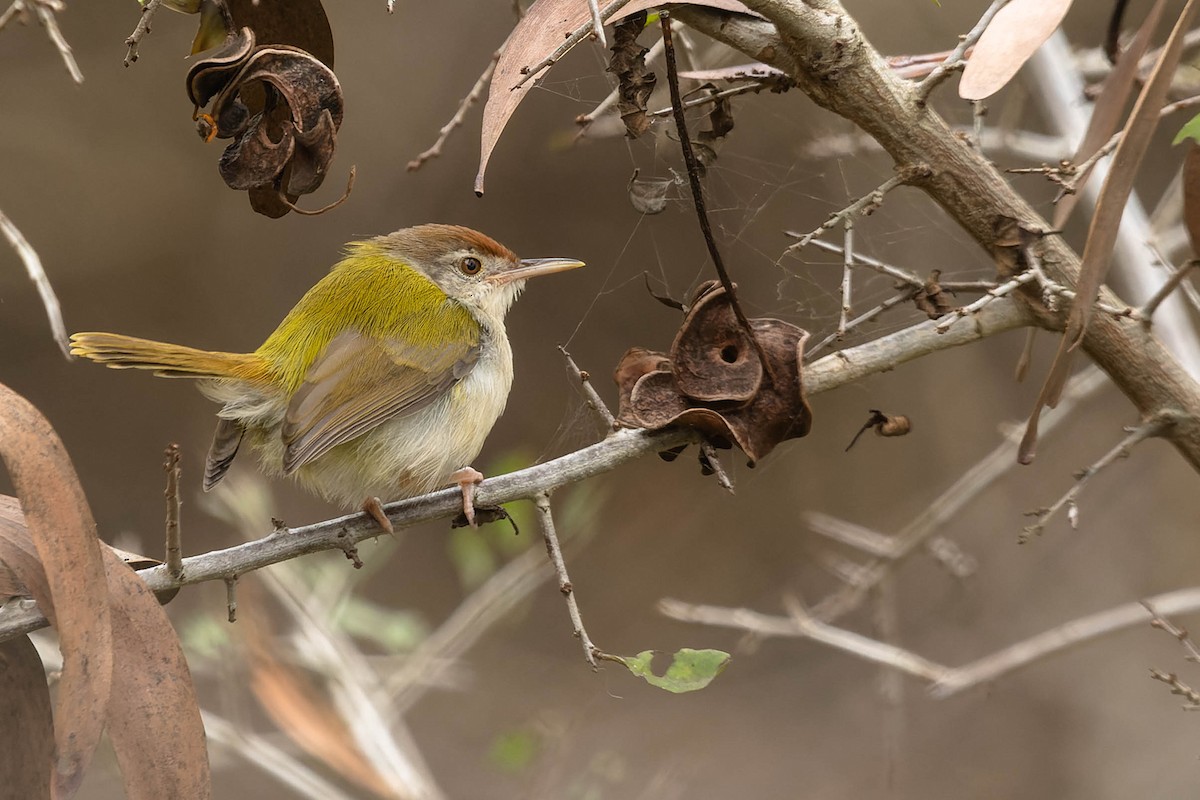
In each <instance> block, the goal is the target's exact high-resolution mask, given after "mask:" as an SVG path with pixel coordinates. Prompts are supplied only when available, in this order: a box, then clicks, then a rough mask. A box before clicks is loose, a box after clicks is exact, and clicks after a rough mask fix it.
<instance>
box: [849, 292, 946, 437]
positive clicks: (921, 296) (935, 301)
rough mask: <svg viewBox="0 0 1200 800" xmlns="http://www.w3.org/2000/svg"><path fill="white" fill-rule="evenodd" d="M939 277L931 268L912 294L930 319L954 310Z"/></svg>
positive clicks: (918, 307)
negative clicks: (927, 276)
mask: <svg viewBox="0 0 1200 800" xmlns="http://www.w3.org/2000/svg"><path fill="white" fill-rule="evenodd" d="M941 277H942V271H941V270H940V269H935V270H932V271H931V272H930V273H929V278H928V279H927V280H926V281H925V285H924V286H922V287H921V288H920V289H919V290H918V291H917V293H916V294H914V295H913V303H914V304H915V305H916V306H917V310H918V311H921V312H923V313H924V314H925V315H926V316H927V317H929V318H930V319H937V318H938V317H940V316H943V315H945V314H949V313H950V312H951V311H953V310H954V303H952V302H950V298H949V297H947V296H946V292H945V291H944V290H943V289H942V285H941V284H940V283H938V281H939V279H941ZM847 449H849V448H847Z"/></svg>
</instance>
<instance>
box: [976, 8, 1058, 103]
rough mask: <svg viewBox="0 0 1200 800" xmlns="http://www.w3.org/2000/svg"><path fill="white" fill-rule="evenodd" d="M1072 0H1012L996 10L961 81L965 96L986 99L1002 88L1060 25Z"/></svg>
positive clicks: (977, 43)
mask: <svg viewBox="0 0 1200 800" xmlns="http://www.w3.org/2000/svg"><path fill="white" fill-rule="evenodd" d="M1070 8H1071V0H1012V2H1010V3H1009V4H1008V5H1006V6H1005V7H1004V8H1002V9H1000V10H999V11H998V12H996V16H994V17H993V18H992V21H991V23H990V24H989V25H988V26H987V30H985V31H984V32H983V35H982V36H980V37H979V41H978V42H976V43H975V50H974V52H973V53H972V54H971V59H970V60H969V61H968V62H967V66H966V69H964V70H963V76H962V80H961V81H959V84H958V96H959V97H961V98H963V99H964V100H982V99H984V98H985V97H989V96H991V95H993V94H995V93H996V92H998V91H1000V89H1002V88H1003V87H1004V86H1005V84H1007V83H1008V82H1009V81H1010V80H1012V77H1013V76H1014V75H1016V74H1017V70H1019V69H1020V68H1021V65H1022V64H1024V63H1025V62H1026V61H1028V60H1029V57H1030V56H1032V55H1033V54H1034V53H1035V52H1036V51H1037V49H1038V48H1039V47H1041V46H1042V43H1043V42H1045V41H1046V40H1047V39H1049V38H1050V34H1052V33H1054V31H1055V30H1056V29H1057V28H1058V26H1059V24H1060V23H1061V22H1062V19H1063V17H1065V16H1066V15H1067V11H1068V10H1069V9H1070Z"/></svg>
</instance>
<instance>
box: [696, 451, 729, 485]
mask: <svg viewBox="0 0 1200 800" xmlns="http://www.w3.org/2000/svg"><path fill="white" fill-rule="evenodd" d="M700 452H701V453H702V454H703V455H704V460H705V461H706V462H707V463H708V466H709V469H711V470H712V472H713V475H715V476H716V478H717V485H718V486H720V487H721V488H722V489H724V490H725V491H727V492H729V493H730V494H733V493H734V492H733V481H732V480H730V479H729V474H728V473H726V472H725V466H724V465H723V464H722V463H721V456H719V455H718V454H717V448H715V447H713V446H712V444H710V443H709V442H703V443H702V444H701V445H700Z"/></svg>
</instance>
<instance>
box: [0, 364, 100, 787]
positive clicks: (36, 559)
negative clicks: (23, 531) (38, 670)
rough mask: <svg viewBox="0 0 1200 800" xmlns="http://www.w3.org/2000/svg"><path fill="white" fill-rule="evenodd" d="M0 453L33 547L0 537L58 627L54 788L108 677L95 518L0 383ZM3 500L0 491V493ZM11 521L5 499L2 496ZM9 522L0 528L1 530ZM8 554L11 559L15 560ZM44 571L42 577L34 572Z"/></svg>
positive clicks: (93, 738)
mask: <svg viewBox="0 0 1200 800" xmlns="http://www.w3.org/2000/svg"><path fill="white" fill-rule="evenodd" d="M0 458H3V460H4V462H5V465H6V466H7V468H8V474H9V477H10V478H11V479H12V484H13V487H14V488H15V489H16V493H17V497H18V498H19V499H20V507H21V510H23V512H24V525H25V526H27V528H28V531H29V534H30V538H31V540H32V545H31V546H30V547H27V548H22V547H21V546H20V545H19V544H15V543H14V542H13V540H12V539H11V538H6V537H4V536H0V542H2V543H3V545H2V546H3V549H2V550H0V558H2V559H3V560H4V561H5V563H7V564H8V566H9V567H10V568H12V569H13V570H14V571H15V572H16V573H17V575H18V577H19V578H20V579H21V581H22V583H24V584H25V585H26V586H27V587H28V588H29V590H30V591H31V592H32V593H33V596H34V598H35V599H36V600H37V601H38V604H39V605H40V606H41V608H42V611H43V613H45V614H46V617H47V619H49V620H50V621H51V624H52V625H54V627H55V628H56V629H57V630H58V634H59V641H60V647H61V649H62V654H63V671H62V679H61V680H60V681H59V686H58V701H57V705H56V706H55V714H54V717H55V733H56V744H57V756H56V763H55V765H54V778H53V782H54V795H55V797H57V798H68V797H70V796H72V795H73V794H74V792H75V791H76V790H77V789H78V788H79V785H80V783H81V782H82V780H83V772H84V770H85V769H86V768H87V765H88V763H89V762H90V761H91V759H92V755H93V754H94V753H95V750H96V745H97V744H98V743H99V740H100V732H101V730H102V729H103V727H104V717H105V711H106V709H107V707H108V699H109V693H110V689H111V686H112V676H113V643H112V620H111V616H110V611H109V605H108V584H107V581H106V580H105V577H104V562H103V559H102V556H101V548H100V546H99V544H100V543H99V539H97V538H96V523H95V521H94V520H93V519H92V512H91V509H90V508H89V506H88V502H87V498H86V497H85V496H84V494H83V489H82V488H81V487H80V485H79V479H78V478H77V477H76V475H75V468H74V467H73V466H72V465H71V459H70V457H68V455H67V452H66V450H65V448H64V447H63V445H62V441H61V440H60V439H59V438H58V435H57V434H56V433H55V432H54V429H53V428H52V427H50V423H49V422H47V421H46V419H45V417H43V416H42V415H41V414H40V413H38V411H37V409H35V408H34V407H33V405H31V404H30V403H29V401H27V400H26V399H25V398H23V397H21V396H20V395H18V394H17V393H16V392H13V391H12V390H11V389H9V388H8V387H5V386H0ZM3 499H4V498H0V500H3ZM3 506H4V510H5V511H6V516H7V517H8V518H9V519H11V517H12V515H13V513H14V512H15V511H16V509H15V508H13V505H12V503H11V498H9V499H8V502H6V503H4V504H3ZM6 528H9V526H0V531H2V530H4V529H6ZM14 562H16V563H14ZM42 570H44V575H45V577H44V579H41V578H38V576H37V574H36V573H38V572H41V571H42Z"/></svg>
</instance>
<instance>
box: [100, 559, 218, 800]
mask: <svg viewBox="0 0 1200 800" xmlns="http://www.w3.org/2000/svg"><path fill="white" fill-rule="evenodd" d="M104 567H105V574H106V577H107V580H108V588H109V592H110V593H111V598H112V616H113V643H114V645H115V648H116V658H115V662H114V664H113V669H114V672H113V683H112V698H111V700H110V702H109V708H108V717H109V719H108V736H109V739H110V740H111V741H112V745H113V750H114V751H115V752H116V755H117V763H118V764H119V765H120V767H121V775H122V778H123V780H124V784H125V793H126V796H127V797H128V798H129V799H130V800H161V798H166V797H180V798H184V797H186V798H188V799H189V800H192V798H195V800H207V798H210V797H211V796H212V782H211V778H210V774H209V766H208V749H207V746H206V743H205V736H204V723H203V722H202V721H201V719H200V704H199V702H198V701H197V699H196V690H195V686H194V685H193V683H192V675H191V671H190V670H189V669H188V664H187V659H186V658H185V657H184V654H183V647H182V645H181V644H180V642H179V636H178V635H177V634H176V633H175V629H174V628H173V627H172V626H171V621H170V620H169V619H168V618H167V614H166V612H165V611H163V609H162V607H161V606H160V605H159V601H158V598H157V597H155V596H154V593H153V592H151V591H150V589H149V588H147V586H146V583H145V581H143V580H142V579H141V578H139V577H138V576H137V574H135V573H134V572H133V571H132V570H130V569H129V567H128V566H127V565H126V563H125V562H124V561H123V560H122V559H121V557H120V556H119V555H118V554H117V553H115V552H114V551H112V550H108V549H106V550H105V552H104Z"/></svg>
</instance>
